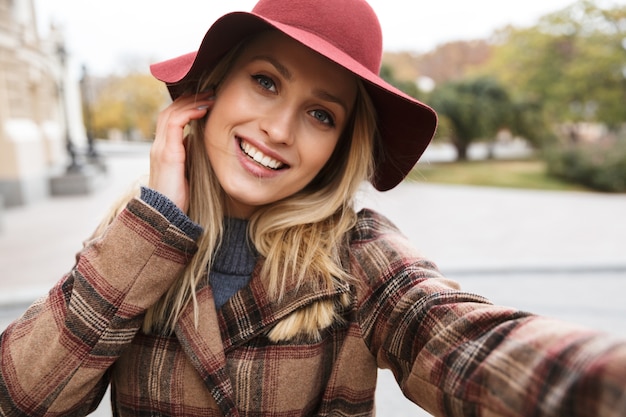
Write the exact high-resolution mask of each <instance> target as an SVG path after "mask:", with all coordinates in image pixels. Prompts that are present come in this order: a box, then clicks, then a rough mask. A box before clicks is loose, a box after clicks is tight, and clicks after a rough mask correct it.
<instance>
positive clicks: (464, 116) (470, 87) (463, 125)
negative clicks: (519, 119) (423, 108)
mask: <svg viewBox="0 0 626 417" xmlns="http://www.w3.org/2000/svg"><path fill="white" fill-rule="evenodd" d="M430 103H431V105H432V106H433V108H434V109H435V110H436V111H437V113H439V115H440V117H443V118H445V121H444V123H443V124H444V126H445V127H446V128H447V132H445V133H446V134H447V136H448V137H449V138H450V140H451V142H452V143H453V144H454V146H455V148H456V150H457V159H459V160H465V159H467V150H468V148H469V145H470V144H471V143H472V142H474V141H476V140H478V139H487V140H491V139H492V138H493V137H495V135H496V133H497V132H498V131H499V130H500V129H503V128H511V127H512V126H513V122H514V107H513V102H512V101H511V99H510V97H509V94H508V92H507V90H506V89H505V88H504V87H503V86H502V85H501V84H500V83H498V82H497V81H496V80H494V79H493V78H486V77H480V78H475V79H466V80H461V81H451V82H448V83H444V84H441V85H440V86H438V87H437V88H435V90H434V91H433V93H432V95H431V98H430Z"/></svg>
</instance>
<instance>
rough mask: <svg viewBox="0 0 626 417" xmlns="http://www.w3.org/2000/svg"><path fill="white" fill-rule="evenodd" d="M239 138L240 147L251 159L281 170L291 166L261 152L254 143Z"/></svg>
mask: <svg viewBox="0 0 626 417" xmlns="http://www.w3.org/2000/svg"><path fill="white" fill-rule="evenodd" d="M238 139H239V149H241V151H242V152H243V153H244V154H245V155H246V156H247V157H248V158H250V159H252V160H254V161H255V162H256V163H258V164H259V165H261V166H263V167H265V168H268V169H271V170H274V171H276V170H279V169H283V168H288V167H289V166H288V165H287V164H285V163H283V162H280V161H278V160H276V159H274V158H272V157H271V156H268V155H266V154H264V153H263V152H261V151H260V150H259V149H257V148H255V147H254V145H251V144H250V143H248V142H245V141H244V140H243V139H241V138H238Z"/></svg>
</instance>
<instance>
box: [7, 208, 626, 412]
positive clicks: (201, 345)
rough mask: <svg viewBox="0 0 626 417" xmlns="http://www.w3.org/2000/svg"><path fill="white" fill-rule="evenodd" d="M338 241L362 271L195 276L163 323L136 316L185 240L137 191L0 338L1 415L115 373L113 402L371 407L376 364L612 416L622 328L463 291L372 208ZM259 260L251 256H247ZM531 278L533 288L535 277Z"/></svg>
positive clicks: (617, 398) (495, 394)
mask: <svg viewBox="0 0 626 417" xmlns="http://www.w3.org/2000/svg"><path fill="white" fill-rule="evenodd" d="M348 238H349V239H348V240H349V244H347V246H346V247H345V248H344V249H345V251H344V253H345V262H346V268H349V271H350V273H351V274H352V275H353V276H354V277H355V279H356V281H357V282H358V283H359V284H358V285H355V286H352V287H348V286H340V287H337V288H336V289H335V290H333V291H329V292H323V293H314V292H312V291H310V290H309V289H308V288H307V287H306V286H304V287H302V288H291V290H290V291H288V292H287V294H286V296H285V298H284V299H283V300H282V301H281V302H280V303H271V302H268V299H267V297H266V291H267V289H266V286H265V282H264V281H263V280H262V279H261V277H260V276H259V275H258V273H256V272H255V273H254V274H253V277H252V279H251V282H250V285H249V286H247V287H246V288H244V289H243V290H241V291H239V292H238V293H237V294H236V295H235V296H233V298H232V299H231V300H230V301H229V302H228V303H227V304H226V305H224V307H223V308H222V309H220V310H219V311H216V309H215V307H214V304H213V301H212V294H211V289H210V287H208V286H207V285H206V283H205V284H203V285H202V286H201V287H200V288H199V289H198V292H197V294H198V302H199V313H200V324H199V326H198V327H197V328H196V327H195V326H194V324H193V311H192V308H189V309H188V310H187V311H186V312H185V313H184V315H183V317H182V319H181V320H180V322H179V323H178V324H177V325H176V331H175V335H172V336H171V337H162V336H155V335H146V334H143V333H142V332H141V331H139V328H140V325H141V323H142V317H143V314H144V311H145V310H146V308H147V307H149V306H150V305H151V304H153V303H154V302H155V301H157V299H159V297H160V296H161V295H162V294H163V293H164V291H165V290H166V289H167V288H168V287H169V286H170V285H171V284H172V281H173V279H174V277H175V276H176V275H177V274H178V273H179V272H180V271H181V270H182V269H183V268H184V266H185V265H186V264H187V263H188V262H189V260H190V258H191V257H192V255H193V254H194V252H195V251H196V245H195V242H194V241H192V240H191V239H189V237H188V236H186V235H185V234H183V233H182V232H181V231H180V230H178V229H177V228H176V227H174V226H173V225H172V224H170V223H169V222H168V221H167V220H166V219H165V218H164V217H163V216H161V215H160V214H159V213H158V212H157V211H155V210H154V209H153V208H151V207H150V206H148V205H146V204H145V203H143V202H141V201H140V200H133V201H131V202H130V203H129V205H128V206H127V208H126V209H125V210H124V211H123V212H122V213H121V215H120V216H118V218H117V219H116V220H115V222H114V223H113V224H112V226H111V227H110V228H109V229H108V231H107V233H106V235H105V236H104V237H103V238H102V239H99V240H98V241H96V242H93V243H91V244H90V245H88V246H87V247H86V248H85V249H84V250H83V251H82V252H81V253H80V254H79V255H78V257H77V263H76V265H75V267H74V268H73V269H72V270H71V272H70V273H69V274H68V275H67V276H65V277H64V278H63V279H62V280H61V281H60V282H59V283H58V284H57V285H56V286H55V287H54V288H53V289H52V290H51V291H50V293H49V295H48V296H47V297H46V298H45V299H42V300H40V301H38V302H36V303H35V304H34V305H33V306H31V308H30V309H29V310H28V311H27V312H26V313H25V314H24V315H23V316H22V317H21V318H20V319H19V320H17V321H16V322H15V323H13V324H12V325H10V326H9V327H8V328H7V329H6V331H5V332H4V333H3V334H2V336H1V339H0V343H1V344H0V351H1V360H2V362H1V368H0V414H1V415H2V416H43V415H50V416H82V415H85V414H87V413H89V412H90V410H93V409H94V408H95V407H96V406H97V404H98V403H99V401H100V400H101V398H102V396H103V394H104V392H105V390H106V388H107V386H108V385H109V384H110V385H111V387H112V390H111V397H112V407H113V412H114V415H115V416H187V417H193V416H233V417H234V416H247V417H262V416H267V417H269V416H275V417H291V416H294V417H295V416H371V415H374V411H373V410H374V391H375V386H376V375H377V368H389V369H391V370H392V371H393V373H394V375H395V378H396V380H397V382H398V384H399V386H400V388H401V389H402V391H403V392H404V394H405V395H406V396H407V397H408V398H410V399H411V400H413V401H414V402H416V403H417V404H419V405H420V406H422V407H424V408H425V409H426V410H428V411H430V412H431V413H433V414H434V415H437V416H567V417H575V416H588V417H602V416H606V417H609V416H612V417H617V416H624V415H626V394H625V392H626V343H624V342H618V341H617V340H614V339H612V338H611V337H609V336H607V335H601V334H597V333H594V332H592V331H588V330H585V329H581V328H577V327H574V326H570V325H567V324H564V323H561V322H556V321H553V320H549V319H546V318H541V317H536V316H532V315H529V314H526V313H523V312H520V311H517V310H514V309H511V308H505V307H497V306H493V305H491V304H490V303H488V302H487V301H486V300H485V299H484V298H482V297H479V296H477V295H474V294H470V293H466V292H463V291H460V290H459V289H458V288H457V285H456V284H455V283H454V282H451V281H449V280H446V279H444V278H443V277H442V276H441V275H440V273H439V272H438V271H437V269H436V268H435V266H434V265H433V264H431V263H430V262H428V261H427V260H425V259H423V257H421V256H420V255H419V254H418V253H416V252H415V250H414V249H412V248H411V246H410V245H409V243H408V242H407V240H406V239H405V238H404V237H403V236H402V235H401V234H400V233H399V232H398V231H397V230H396V229H395V227H394V226H393V225H392V224H390V222H389V221H387V220H386V219H385V218H383V217H382V216H380V215H378V214H376V213H374V212H371V211H363V212H361V213H360V215H359V222H358V225H357V226H356V227H355V228H354V229H353V230H352V232H351V233H350V235H349V237H348ZM257 270H258V269H257ZM538 291H540V289H538ZM346 292H349V293H350V294H351V296H352V300H353V301H352V303H351V305H350V306H349V307H347V308H345V311H342V314H343V316H344V318H345V323H343V324H339V323H338V324H337V325H336V326H334V327H332V328H331V329H329V330H327V331H326V332H325V333H324V336H323V338H322V339H321V340H320V341H318V342H315V343H304V342H295V341H294V342H284V343H272V342H271V341H270V340H269V339H268V338H267V337H266V334H267V332H268V329H271V328H272V326H273V325H274V324H275V323H277V322H278V321H280V320H282V319H284V318H285V317H287V316H288V315H289V314H290V313H291V312H293V311H295V310H297V309H299V308H302V307H303V306H306V305H309V304H310V303H312V302H314V301H316V300H320V299H332V298H333V297H337V296H339V295H340V294H343V293H346Z"/></svg>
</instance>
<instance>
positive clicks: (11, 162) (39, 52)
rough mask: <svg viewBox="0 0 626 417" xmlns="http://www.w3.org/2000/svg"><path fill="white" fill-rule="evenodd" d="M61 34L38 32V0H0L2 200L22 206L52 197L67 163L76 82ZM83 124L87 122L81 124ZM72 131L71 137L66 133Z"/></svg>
mask: <svg viewBox="0 0 626 417" xmlns="http://www.w3.org/2000/svg"><path fill="white" fill-rule="evenodd" d="M65 55H66V54H65V48H64V46H63V42H62V36H61V33H60V32H59V31H58V30H55V29H54V28H51V30H50V33H49V36H48V38H47V39H41V37H40V36H39V33H38V28H37V21H36V13H35V7H34V2H33V0H0V196H1V197H2V200H3V203H4V206H7V207H10V206H18V205H23V204H28V203H30V202H33V201H37V200H39V199H42V198H45V197H47V196H48V195H49V193H50V191H49V178H50V177H51V175H54V173H55V172H58V170H60V169H62V167H63V165H64V164H66V163H67V153H66V150H65V147H66V139H67V135H68V134H71V132H69V130H67V131H66V126H70V125H71V123H68V122H67V121H68V120H71V119H74V120H76V114H75V113H76V112H74V113H73V114H72V116H73V117H68V116H69V114H68V113H69V112H68V111H66V109H67V108H68V103H74V105H73V106H71V108H73V109H74V108H78V109H80V106H79V105H78V106H76V105H75V104H76V99H75V100H69V99H68V98H69V97H71V96H75V94H74V95H72V93H73V92H74V93H76V89H77V83H76V82H71V80H70V79H69V77H68V74H67V73H68V71H67V70H66V67H67V66H66V65H65V61H64V57H65ZM81 125H82V123H81ZM66 132H67V133H66Z"/></svg>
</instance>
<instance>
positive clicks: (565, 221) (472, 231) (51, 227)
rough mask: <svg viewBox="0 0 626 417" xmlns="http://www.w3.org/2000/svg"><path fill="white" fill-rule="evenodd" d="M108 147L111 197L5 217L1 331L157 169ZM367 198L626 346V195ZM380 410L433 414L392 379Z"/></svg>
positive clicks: (451, 190) (422, 188)
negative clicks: (133, 188)
mask: <svg viewBox="0 0 626 417" xmlns="http://www.w3.org/2000/svg"><path fill="white" fill-rule="evenodd" d="M107 149H108V150H107V161H108V167H109V173H108V175H107V184H106V186H105V187H104V188H103V189H102V190H100V191H98V192H95V193H93V194H91V195H89V196H81V197H63V198H61V197H57V198H50V199H47V200H45V201H42V202H38V203H33V204H31V205H29V206H26V207H22V208H12V209H8V210H5V213H4V216H3V217H2V219H0V221H2V222H3V225H2V226H3V227H2V228H0V230H1V232H0V331H1V330H2V329H4V328H5V327H6V325H8V323H9V322H10V321H12V320H14V319H15V318H16V317H17V316H18V315H19V314H21V312H22V311H23V310H24V309H25V308H26V306H27V305H28V304H30V303H31V302H32V301H33V300H34V298H35V297H38V296H41V295H44V294H45V293H46V291H47V290H48V289H49V288H50V287H51V286H52V285H53V284H54V282H56V281H57V280H58V279H59V278H61V276H62V275H63V274H64V273H65V272H67V271H68V270H69V269H70V268H71V266H72V264H73V262H74V254H75V253H76V252H77V251H78V250H80V248H81V242H82V241H83V240H84V239H85V238H87V237H88V236H89V234H90V233H91V231H92V230H93V228H94V227H95V226H96V224H97V222H98V220H99V218H100V217H101V216H102V215H103V214H104V213H105V212H106V210H107V208H108V207H109V206H110V205H111V204H112V203H113V202H114V201H115V199H116V198H117V197H118V196H119V195H120V194H122V193H123V192H124V190H126V189H127V188H128V186H129V184H131V183H132V182H133V181H134V180H135V179H137V178H138V177H139V176H141V175H144V174H146V173H147V172H148V158H147V153H148V148H147V147H145V146H144V147H137V149H136V150H134V151H133V152H130V153H129V152H127V151H125V150H121V151H119V152H118V151H116V150H115V149H111V148H107ZM362 200H363V203H362V204H363V205H367V206H368V207H371V208H374V209H376V210H379V211H381V212H383V213H384V214H386V215H387V216H388V217H389V218H391V219H392V220H393V221H394V222H395V223H396V224H397V225H398V226H399V227H400V228H401V230H403V232H404V233H405V234H406V235H407V236H408V237H409V238H410V239H411V241H412V242H413V243H414V244H415V245H416V246H417V247H418V248H420V250H422V251H423V252H424V254H425V255H426V256H428V257H429V258H431V259H433V260H435V261H436V262H437V264H438V265H439V266H440V268H441V269H442V270H443V271H444V273H446V274H447V275H448V276H450V277H451V278H454V279H456V280H458V281H459V282H460V283H461V284H462V286H463V287H464V288H465V289H466V290H468V291H475V292H478V293H480V294H482V295H485V296H487V297H489V298H491V299H492V300H493V301H494V302H497V303H500V304H506V305H513V306H516V307H519V308H522V309H526V310H530V311H533V312H537V313H541V314H547V315H551V316H556V317H561V318H564V319H567V320H573V321H576V322H579V323H582V324H585V325H588V326H591V327H594V328H598V329H602V330H606V331H609V332H613V333H616V334H620V335H622V336H624V337H626V303H624V301H623V300H624V297H625V296H626V218H625V217H626V195H604V194H594V193H559V192H538V191H518V190H508V189H493V188H483V187H458V186H438V185H427V184H402V185H401V186H399V187H397V188H396V189H394V190H392V191H389V192H387V193H376V192H373V191H371V190H369V191H368V192H367V195H365V194H364V197H363V198H362ZM377 401H378V404H379V406H378V409H379V411H378V415H379V416H383V417H385V416H399V415H413V416H425V415H427V414H426V413H424V412H422V411H421V410H420V409H419V408H418V407H416V406H415V405H413V404H411V403H409V402H408V401H407V400H405V399H404V398H403V397H402V395H401V394H400V393H399V390H398V388H397V386H396V384H395V382H394V381H393V378H392V376H391V374H390V373H389V372H386V371H383V372H381V381H380V383H379V389H378V391H377ZM108 408H109V406H108V404H107V400H104V401H103V405H102V406H101V408H100V409H99V410H98V412H97V413H96V414H94V415H97V416H107V415H110V412H109V411H108Z"/></svg>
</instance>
